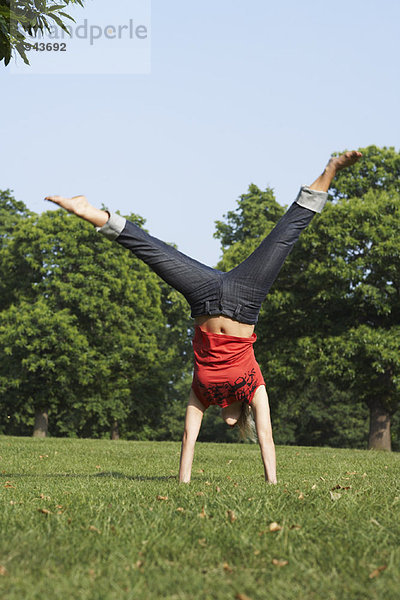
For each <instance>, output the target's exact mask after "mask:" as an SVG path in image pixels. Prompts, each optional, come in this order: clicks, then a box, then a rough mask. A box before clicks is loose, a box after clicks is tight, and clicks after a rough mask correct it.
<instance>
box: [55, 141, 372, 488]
mask: <svg viewBox="0 0 400 600" xmlns="http://www.w3.org/2000/svg"><path fill="white" fill-rule="evenodd" d="M360 157H361V154H360V153H359V152H356V151H353V152H346V153H345V154H342V155H341V156H339V157H335V158H331V159H330V161H329V162H328V164H327V166H326V167H325V169H324V171H323V173H322V174H321V175H320V176H319V177H318V178H317V179H316V181H314V183H313V184H312V185H310V186H309V187H307V186H304V187H302V188H301V189H300V192H299V194H298V196H297V198H296V200H295V202H294V203H293V204H292V205H291V206H290V208H289V210H288V211H287V212H286V214H285V215H284V216H283V217H282V218H281V219H280V221H279V222H278V223H277V224H276V226H275V227H274V229H273V230H272V231H271V232H270V234H269V235H268V236H267V237H266V238H265V239H264V240H263V241H262V242H261V244H260V245H259V247H258V248H257V249H256V250H255V251H254V252H253V253H252V254H251V255H250V256H249V257H248V258H247V259H246V260H245V261H244V262H242V263H241V264H240V265H238V266H237V267H235V268H234V269H232V270H231V271H229V272H227V273H223V272H221V271H217V270H215V269H212V268H210V267H207V266H205V265H203V264H201V263H200V262H198V261H196V260H193V259H192V258H189V257H188V256H186V255H184V254H182V253H181V252H179V251H178V250H176V249H175V248H173V247H172V246H169V245H168V244H165V243H164V242H161V241H160V240H158V239H157V238H154V237H152V236H151V235H149V234H148V233H146V232H145V231H143V229H141V228H140V227H138V226H137V225H135V224H134V223H131V222H130V221H127V220H126V219H124V218H123V217H121V216H120V215H117V214H113V213H112V214H110V213H108V212H106V211H104V210H99V209H97V208H95V207H93V206H92V205H91V204H89V202H88V201H87V199H86V198H85V197H84V196H75V197H74V198H63V197H61V196H48V197H46V200H50V201H51V202H54V203H55V204H57V205H59V206H61V207H62V208H65V209H66V210H68V211H69V212H71V213H73V214H75V215H77V216H78V217H81V218H82V219H85V220H86V221H89V223H92V224H93V225H95V226H96V227H97V228H98V230H99V231H100V232H101V233H102V234H104V235H105V236H106V237H107V238H109V239H110V240H115V241H117V242H118V243H119V244H121V245H122V246H125V247H126V248H128V249H129V250H131V251H132V252H133V253H134V254H135V255H136V256H137V257H138V258H140V259H141V260H143V261H144V262H145V263H147V264H148V265H149V266H150V267H151V269H153V271H155V272H156V273H157V274H158V275H159V276H160V277H161V278H162V279H163V280H164V281H166V282H167V283H168V284H169V285H171V286H172V287H174V288H175V289H176V290H178V291H179V292H181V293H182V294H183V295H184V296H185V298H186V299H187V301H188V302H189V304H190V307H191V314H192V317H193V318H194V320H195V321H194V322H195V335H194V339H193V350H194V357H195V363H194V375H193V383H192V388H191V391H190V395H189V401H188V405H187V409H186V416H185V429H184V434H183V440H182V451H181V459H180V468H179V480H180V481H181V482H189V481H190V476H191V470H192V463H193V456H194V447H195V443H196V440H197V436H198V434H199V431H200V425H201V422H202V418H203V414H204V411H205V410H206V408H208V406H210V404H217V405H219V406H220V407H221V415H222V418H223V419H224V421H225V422H226V423H227V425H229V426H231V427H233V426H234V425H235V424H237V423H238V421H239V420H243V416H244V415H246V414H248V413H249V411H250V408H249V407H250V406H251V409H252V411H253V415H254V419H255V426H256V430H257V436H258V441H259V444H260V448H261V457H262V460H263V464H264V472H265V479H266V481H268V482H269V483H276V460H275V446H274V442H273V437H272V428H271V419H270V412H269V404H268V396H267V392H266V389H265V382H264V379H263V376H262V374H261V371H260V367H259V366H258V364H257V362H256V360H255V357H254V351H253V344H254V342H255V341H256V335H255V333H254V326H255V324H256V322H257V319H258V314H259V311H260V308H261V303H262V302H263V300H264V298H265V296H266V295H267V293H268V291H269V289H270V287H271V285H272V284H273V282H274V281H275V279H276V277H277V275H278V273H279V271H280V269H281V267H282V265H283V263H284V261H285V259H286V257H287V256H288V254H289V253H290V251H291V249H292V247H293V245H294V244H295V242H296V241H297V240H298V238H299V236H300V233H301V232H302V231H303V229H305V228H306V227H307V225H308V224H309V223H310V222H311V220H312V218H313V216H314V214H315V213H316V212H321V211H322V208H323V207H324V205H325V203H326V200H327V196H328V194H327V192H328V189H329V186H330V184H331V182H332V180H333V178H334V177H335V175H336V173H337V172H338V171H339V170H341V169H343V168H345V167H348V166H350V165H352V164H354V163H355V162H357V160H359V158H360Z"/></svg>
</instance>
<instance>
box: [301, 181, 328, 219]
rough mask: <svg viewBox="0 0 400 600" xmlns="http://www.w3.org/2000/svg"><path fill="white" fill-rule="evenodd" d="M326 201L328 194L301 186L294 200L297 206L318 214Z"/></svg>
mask: <svg viewBox="0 0 400 600" xmlns="http://www.w3.org/2000/svg"><path fill="white" fill-rule="evenodd" d="M327 199H328V192H320V191H319V190H311V189H310V188H309V187H307V186H306V185H303V186H302V187H301V189H300V192H299V194H298V196H297V198H296V200H295V202H296V203H297V204H299V205H300V206H302V207H303V208H308V209H309V210H312V211H313V212H317V213H320V212H322V209H323V208H324V206H325V204H326V201H327Z"/></svg>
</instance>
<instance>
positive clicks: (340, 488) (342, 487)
mask: <svg viewBox="0 0 400 600" xmlns="http://www.w3.org/2000/svg"><path fill="white" fill-rule="evenodd" d="M350 489H351V485H340V483H338V484H337V485H335V487H333V488H332V491H333V490H350Z"/></svg>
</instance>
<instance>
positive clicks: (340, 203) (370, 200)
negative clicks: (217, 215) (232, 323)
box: [216, 146, 400, 449]
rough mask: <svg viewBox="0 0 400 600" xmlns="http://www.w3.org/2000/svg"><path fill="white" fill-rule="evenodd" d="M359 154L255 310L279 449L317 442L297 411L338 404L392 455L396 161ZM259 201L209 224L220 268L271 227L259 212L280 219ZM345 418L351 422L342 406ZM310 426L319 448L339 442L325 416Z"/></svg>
mask: <svg viewBox="0 0 400 600" xmlns="http://www.w3.org/2000/svg"><path fill="white" fill-rule="evenodd" d="M361 152H363V155H364V158H363V160H362V161H360V162H359V163H357V164H356V165H354V167H352V169H348V170H346V171H342V172H341V173H340V174H339V175H338V177H337V178H336V180H335V185H334V186H333V187H332V189H331V197H332V200H333V202H332V203H330V204H329V205H328V206H327V207H326V209H325V210H324V212H323V213H322V215H321V216H318V217H316V218H315V220H314V221H313V223H312V224H311V225H310V227H309V228H308V229H307V230H306V231H305V232H303V234H302V236H301V238H300V240H299V242H298V243H297V244H296V246H295V248H294V251H293V252H292V254H291V255H290V256H289V257H288V259H287V261H286V263H285V265H284V267H283V269H282V271H281V273H280V275H279V277H278V279H277V281H276V282H275V283H274V285H273V287H272V289H271V291H270V293H269V295H268V297H267V300H266V301H265V302H264V303H263V306H262V309H261V313H260V318H259V322H258V325H257V334H258V335H259V341H258V342H257V344H256V347H255V350H256V355H257V357H258V360H259V362H260V364H261V365H262V367H263V368H264V371H265V373H268V377H267V385H268V388H269V389H270V390H271V391H272V396H273V398H274V402H272V414H273V418H274V421H275V422H278V423H279V424H282V426H283V428H284V429H283V432H284V435H283V439H282V440H281V441H286V442H292V443H293V442H296V441H298V440H299V439H300V440H301V441H302V442H303V443H304V442H307V440H308V443H310V440H312V439H316V438H315V434H314V432H313V431H312V429H310V427H312V426H313V423H314V424H316V421H315V419H313V418H311V415H310V418H309V419H308V420H306V419H304V416H305V406H306V405H307V407H310V413H311V412H313V411H314V414H317V413H318V411H320V414H321V410H323V411H326V413H325V416H326V415H327V414H328V413H329V414H331V415H334V413H335V411H334V410H333V408H332V406H333V403H334V402H337V401H339V400H340V401H341V402H344V401H346V402H349V403H352V404H353V407H355V406H360V403H365V404H367V406H368V407H369V411H370V435H369V446H370V447H374V448H378V447H385V448H387V449H389V448H390V433H389V432H390V418H391V415H393V414H394V411H395V410H397V407H398V402H399V383H398V382H399V380H400V377H399V375H400V370H399V369H400V364H399V362H398V361H399V357H400V345H399V344H400V335H399V325H400V305H399V298H400V282H399V273H400V250H399V247H400V246H399V239H400V206H399V202H400V197H399V196H400V193H399V189H398V187H399V181H400V156H399V154H398V153H396V152H395V151H394V149H393V148H383V149H379V148H376V147H375V146H371V147H369V148H364V149H361ZM248 198H249V197H248ZM267 200H268V202H269V203H271V202H272V204H273V203H274V202H275V200H274V199H273V197H272V198H269V199H267V198H266V197H264V198H262V197H261V193H259V192H257V190H256V193H255V194H253V197H252V198H251V199H250V198H249V202H248V205H247V206H246V205H245V204H240V202H239V205H238V209H237V211H236V218H232V217H230V218H229V221H228V223H227V224H224V226H223V227H222V228H221V225H220V224H219V223H218V224H217V233H216V236H217V237H221V234H222V237H221V239H223V240H225V246H223V250H224V254H223V258H222V260H221V263H220V265H219V267H220V268H223V269H225V270H226V269H230V268H232V267H233V266H235V265H236V264H237V263H238V262H239V261H240V260H243V259H244V258H245V257H246V256H247V255H248V253H249V252H250V251H251V250H253V249H254V247H255V245H257V244H258V243H259V237H260V232H261V231H262V230H263V234H262V235H264V234H266V233H268V231H269V230H270V229H271V228H272V226H273V224H274V222H273V221H272V220H271V222H269V223H268V222H267V220H266V219H264V218H263V213H264V212H265V211H266V212H269V214H271V215H274V218H275V220H277V217H278V214H279V211H278V212H274V211H273V210H272V211H271V210H269V207H265V205H264V204H263V202H264V201H267ZM255 217H256V218H257V219H258V220H257V225H256V227H257V228H258V229H259V231H256V230H253V232H252V231H251V230H249V229H248V227H246V222H248V221H249V220H251V219H252V218H255ZM246 235H247V238H246ZM229 243H230V244H231V245H230V246H229ZM277 400H278V401H277ZM318 407H319V408H318ZM344 414H347V415H348V417H349V419H351V420H352V421H353V423H354V422H355V418H356V417H355V413H354V412H350V405H348V406H346V409H345V410H343V415H344ZM336 419H337V416H336ZM324 421H325V423H324ZM328 422H329V423H330V426H329V427H330V428H331V430H329V427H328V426H327V423H328ZM299 424H300V429H299ZM317 426H318V428H319V427H322V429H321V430H320V433H319V439H320V440H325V441H326V442H329V440H330V439H331V440H340V439H341V440H343V435H342V434H341V432H340V428H341V424H340V422H338V423H337V425H336V427H337V429H336V431H333V429H332V426H333V427H334V418H333V417H332V418H329V419H327V418H325V420H324V419H323V418H322V417H321V418H319V421H318V423H317ZM304 427H306V429H304ZM307 428H308V429H307ZM347 431H349V430H348V428H347ZM280 434H281V432H279V433H278V439H279V435H280ZM353 439H354V441H355V440H356V439H359V438H357V436H356V437H354V436H353Z"/></svg>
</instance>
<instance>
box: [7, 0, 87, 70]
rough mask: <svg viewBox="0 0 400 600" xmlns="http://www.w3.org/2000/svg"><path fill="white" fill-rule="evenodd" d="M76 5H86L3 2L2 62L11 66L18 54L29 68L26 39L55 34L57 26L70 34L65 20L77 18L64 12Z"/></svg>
mask: <svg viewBox="0 0 400 600" xmlns="http://www.w3.org/2000/svg"><path fill="white" fill-rule="evenodd" d="M72 4H79V5H80V6H83V0H61V1H60V0H0V62H1V61H3V60H4V64H5V65H6V66H7V65H8V64H9V62H10V60H11V57H12V55H13V53H18V54H19V55H20V56H21V58H22V59H23V61H24V63H25V64H27V65H29V60H28V58H27V56H26V52H25V45H26V36H27V35H29V36H32V35H33V36H34V35H36V34H37V33H38V32H40V33H42V34H43V33H44V32H45V31H51V27H52V26H54V25H58V26H59V27H61V29H63V30H64V31H66V32H67V33H68V28H67V26H66V25H65V19H68V20H71V21H74V19H73V18H72V17H71V16H70V15H68V14H67V13H66V12H64V11H65V9H66V8H68V6H69V5H72Z"/></svg>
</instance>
